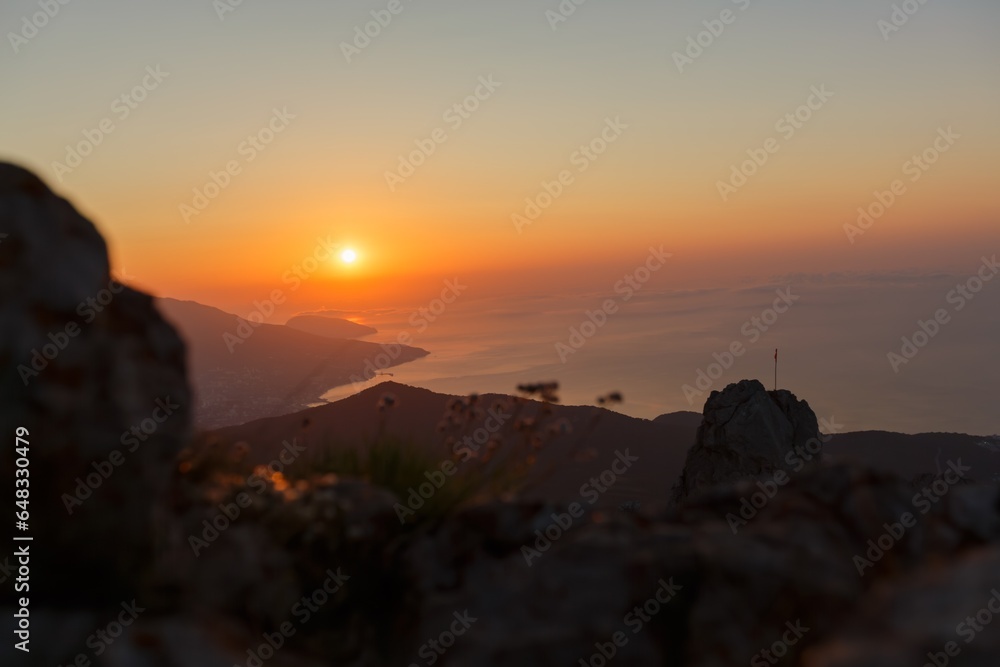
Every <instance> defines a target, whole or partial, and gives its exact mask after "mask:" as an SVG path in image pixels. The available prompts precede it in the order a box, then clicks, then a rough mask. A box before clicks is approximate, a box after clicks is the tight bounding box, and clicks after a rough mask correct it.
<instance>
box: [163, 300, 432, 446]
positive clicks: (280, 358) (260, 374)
mask: <svg viewBox="0 0 1000 667" xmlns="http://www.w3.org/2000/svg"><path fill="white" fill-rule="evenodd" d="M157 305H158V306H159V308H160V310H161V312H163V314H164V316H165V317H166V318H167V319H168V320H170V321H171V322H172V323H173V324H174V325H175V326H177V328H178V329H179V330H180V332H181V335H182V337H183V338H184V340H185V342H186V343H187V346H188V366H189V371H190V375H191V378H192V381H193V384H194V386H195V394H196V400H197V406H196V409H195V425H196V426H197V427H199V428H215V427H220V426H225V425H229V424H238V423H241V422H245V421H247V420H249V419H254V418H257V417H273V416H276V415H281V414H286V413H289V412H294V411H296V410H300V409H302V408H303V407H305V406H306V405H307V404H309V403H313V402H316V401H317V400H318V399H319V397H320V396H321V395H322V394H323V393H324V392H326V391H327V390H329V389H331V388H332V387H336V386H339V385H343V384H348V383H349V382H351V379H350V378H351V376H352V375H358V376H360V375H363V373H364V369H365V362H366V361H368V360H370V359H374V358H375V357H376V356H378V355H379V354H382V353H383V350H382V347H381V346H380V345H378V344H376V343H367V342H363V341H356V340H344V339H334V338H325V337H323V336H316V335H314V334H310V333H306V332H304V331H298V330H296V329H292V328H290V327H287V326H284V325H275V324H259V325H257V326H256V327H253V326H252V325H251V324H249V323H246V322H245V321H244V320H241V319H240V318H237V317H236V316H235V315H233V314H231V313H227V312H225V311H222V310H219V309H217V308H212V307H210V306H205V305H202V304H199V303H195V302H193V301H178V300H176V299H158V300H157ZM241 323H242V325H241ZM241 327H242V328H241ZM248 334H249V335H248ZM427 354H428V352H427V351H426V350H421V349H419V348H415V347H407V346H402V349H401V353H400V355H399V356H398V358H396V359H395V360H393V364H392V365H398V364H401V363H405V362H407V361H412V360H414V359H418V358H420V357H423V356H426V355H427Z"/></svg>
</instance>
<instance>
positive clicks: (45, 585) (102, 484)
mask: <svg viewBox="0 0 1000 667" xmlns="http://www.w3.org/2000/svg"><path fill="white" fill-rule="evenodd" d="M0 233H2V234H3V236H2V238H0V367H2V368H3V377H2V380H0V437H2V438H3V440H2V442H3V446H2V447H0V450H2V454H0V456H2V460H0V479H3V480H13V479H14V465H15V456H14V452H13V451H12V450H13V449H14V445H15V441H14V432H15V429H17V428H18V427H23V428H25V429H27V431H28V434H29V435H28V437H27V440H28V442H29V443H30V445H29V450H28V452H29V453H28V457H27V458H28V459H29V460H30V464H29V473H30V477H29V480H30V487H29V488H30V498H29V505H28V511H29V513H30V518H29V520H28V524H29V528H28V530H27V531H25V533H24V534H25V535H30V536H32V537H33V538H34V544H40V545H44V547H39V548H38V552H37V556H36V557H34V558H32V563H31V564H32V568H33V572H37V573H38V576H37V579H33V580H32V582H31V590H32V592H33V593H37V592H39V591H41V592H43V593H44V594H45V595H46V596H47V597H48V598H49V600H50V601H59V600H65V599H66V597H67V596H74V597H76V598H77V599H80V600H87V601H88V602H90V603H94V602H95V601H97V600H101V599H105V598H114V599H116V600H121V599H122V598H121V597H116V596H119V595H125V594H129V595H131V592H128V591H126V592H120V591H117V590H115V589H116V586H115V584H116V583H121V584H122V585H123V586H124V587H125V588H129V587H130V586H129V584H130V583H131V582H134V581H135V579H136V577H137V576H138V573H139V570H140V568H141V567H143V566H144V564H145V563H148V561H149V558H150V555H151V554H152V552H153V549H154V543H153V537H154V535H155V534H156V531H157V525H156V522H155V513H154V512H153V510H154V507H153V505H154V500H153V499H154V498H155V497H156V496H157V492H158V491H159V490H160V489H163V488H164V486H165V484H166V481H167V479H168V476H169V473H170V469H171V464H172V461H173V459H174V457H175V456H176V453H177V451H178V450H179V449H180V444H181V442H182V441H183V440H185V439H186V438H187V434H188V428H189V415H190V403H191V396H190V391H189V388H188V383H187V380H186V377H185V368H184V346H183V344H182V342H181V340H180V338H179V337H178V336H177V334H176V332H175V331H174V330H173V328H172V327H170V325H168V324H167V323H166V322H164V320H163V319H162V318H161V317H160V315H159V313H158V312H157V311H156V309H155V308H154V306H153V302H152V299H151V297H149V296H148V295H145V294H142V293H140V292H136V291H134V290H132V289H129V288H127V287H125V286H123V285H122V284H121V283H119V282H117V281H115V280H113V279H112V277H111V274H110V271H109V266H108V254H107V248H106V246H105V243H104V240H103V239H102V238H101V235H100V234H99V233H98V231H97V230H96V229H95V228H94V226H93V225H92V224H91V223H90V222H89V221H88V220H87V219H85V218H84V217H82V216H81V215H80V214H79V213H78V212H77V211H76V210H75V209H74V208H73V206H71V205H70V204H69V203H68V202H66V201H65V200H63V199H62V198H60V197H58V196H56V195H55V194H53V193H52V192H51V191H50V190H49V188H48V187H46V185H45V184H44V183H43V182H42V181H41V180H40V179H39V178H38V177H36V176H34V175H33V174H31V173H30V172H27V171H25V170H24V169H21V168H19V167H16V166H13V165H9V164H0ZM5 483H9V484H11V486H13V482H5ZM4 549H5V550H6V547H4ZM4 555H6V553H5V552H0V557H2V556H4ZM0 560H2V559H0ZM70 561H71V562H72V564H73V567H67V564H68V563H69V562H70ZM57 563H58V564H57ZM35 568H37V570H36V569H35ZM80 572H86V573H87V575H86V576H81V575H80ZM43 573H44V574H43ZM5 590H10V589H7V588H6V587H5Z"/></svg>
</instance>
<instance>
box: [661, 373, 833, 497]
mask: <svg viewBox="0 0 1000 667" xmlns="http://www.w3.org/2000/svg"><path fill="white" fill-rule="evenodd" d="M703 414H704V416H703V418H702V423H701V426H700V427H699V428H698V436H697V439H696V441H695V444H694V446H693V447H691V449H690V451H689V452H688V456H687V462H686V463H685V465H684V470H683V472H682V473H681V477H680V479H679V480H678V481H677V482H676V483H675V484H674V487H673V489H672V491H671V496H670V500H671V502H673V503H678V502H682V501H684V500H687V499H688V498H691V497H692V496H694V495H696V494H698V493H700V492H702V491H705V490H707V489H710V488H712V487H713V486H718V485H724V484H732V483H734V482H737V481H740V480H746V479H761V480H764V479H770V478H771V477H772V476H773V475H774V473H775V472H777V471H779V470H785V471H795V472H798V471H799V470H802V469H803V468H805V467H806V466H807V465H808V466H810V467H814V466H815V464H816V463H818V461H819V459H820V452H821V448H822V443H823V440H822V438H821V436H820V433H819V426H818V424H817V423H816V415H815V413H813V411H812V409H811V408H810V407H809V404H808V403H806V402H805V401H800V400H798V399H797V398H796V397H795V395H794V394H792V393H791V392H789V391H785V390H779V391H771V392H769V391H767V390H766V389H764V385H762V384H761V383H760V382H758V381H756V380H743V381H742V382H739V383H737V384H731V385H729V386H728V387H726V388H725V390H723V391H721V392H718V391H713V392H712V394H711V396H709V398H708V401H707V402H706V403H705V410H704V413H703Z"/></svg>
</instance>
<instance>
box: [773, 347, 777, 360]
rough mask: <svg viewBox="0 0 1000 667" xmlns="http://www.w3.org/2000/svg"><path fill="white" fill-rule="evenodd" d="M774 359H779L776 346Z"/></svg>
mask: <svg viewBox="0 0 1000 667" xmlns="http://www.w3.org/2000/svg"><path fill="white" fill-rule="evenodd" d="M774 360H775V361H777V360H778V348H774Z"/></svg>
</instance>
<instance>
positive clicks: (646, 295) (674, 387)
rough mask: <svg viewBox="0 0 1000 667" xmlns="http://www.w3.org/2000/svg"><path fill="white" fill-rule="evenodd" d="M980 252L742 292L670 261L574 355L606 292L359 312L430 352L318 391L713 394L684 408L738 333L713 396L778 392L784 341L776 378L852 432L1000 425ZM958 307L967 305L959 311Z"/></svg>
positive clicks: (999, 361) (637, 396)
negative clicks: (918, 266) (702, 283)
mask: <svg viewBox="0 0 1000 667" xmlns="http://www.w3.org/2000/svg"><path fill="white" fill-rule="evenodd" d="M972 259H973V261H974V264H972V265H970V273H969V275H967V276H958V275H936V276H931V277H916V276H912V275H910V276H907V275H904V274H873V275H866V276H861V275H856V276H847V275H829V276H818V275H814V276H809V275H800V276H788V277H787V278H786V279H784V280H773V281H768V282H767V283H761V284H756V285H747V286H746V287H743V288H736V289H722V288H715V289H705V290H671V289H669V282H670V272H669V270H664V271H663V272H662V275H654V277H653V278H652V279H651V280H650V282H649V283H648V286H647V287H645V288H644V289H643V290H640V291H639V292H637V293H636V294H635V296H634V297H633V298H632V299H631V300H630V301H629V302H628V303H623V304H622V305H621V309H620V310H619V311H618V312H617V313H615V314H613V315H611V316H609V317H608V319H607V324H606V325H604V326H603V327H601V328H599V329H598V330H597V333H596V334H595V335H593V337H592V338H589V339H585V343H584V345H583V346H582V347H580V348H579V349H578V350H577V351H576V352H573V353H571V354H564V356H566V359H567V360H566V363H562V361H561V360H560V356H559V353H558V352H557V350H556V343H560V342H561V343H564V344H567V345H569V344H570V335H571V332H570V328H571V327H575V328H577V329H580V328H581V325H582V323H583V322H585V321H587V319H586V315H585V313H586V312H587V311H588V310H591V311H593V310H597V309H599V308H600V306H601V304H602V303H603V301H604V300H605V299H607V298H615V295H614V293H613V290H612V289H608V290H607V291H606V292H603V293H601V292H593V293H587V294H576V295H570V294H557V295H541V294H539V295H534V296H521V297H490V298H483V299H475V298H474V297H471V296H470V297H466V296H462V297H459V298H458V299H457V300H456V301H455V303H453V304H451V305H449V306H447V308H446V310H445V311H444V312H443V313H442V314H441V315H440V316H439V317H437V318H436V319H435V321H434V322H432V323H429V324H428V326H427V327H426V329H425V330H424V331H423V332H421V331H420V327H419V324H420V322H421V318H422V317H423V316H422V315H420V314H419V312H418V311H417V309H416V308H414V309H406V308H401V309H395V310H392V311H389V312H381V313H379V312H372V313H365V314H363V317H362V318H361V319H362V320H363V321H364V322H365V323H367V324H371V325H373V326H375V327H377V328H378V329H379V334H378V335H375V336H372V337H369V338H367V339H366V340H372V341H378V342H384V343H392V342H395V341H396V340H397V337H398V335H399V334H400V333H408V334H409V335H411V336H412V338H413V344H414V345H416V346H418V347H424V348H425V349H427V350H429V351H430V352H431V354H430V356H428V357H426V358H424V359H420V360H417V361H415V362H411V363H408V364H404V365H402V366H398V367H394V368H390V369H387V371H386V372H388V373H392V374H393V375H392V377H376V378H375V379H374V380H373V381H372V382H368V383H364V384H359V385H355V386H346V387H338V388H334V389H333V390H331V391H330V392H329V393H327V394H326V395H325V396H324V398H325V399H327V400H336V399H337V398H341V397H343V396H346V395H349V394H351V393H354V392H355V391H358V390H360V389H363V388H366V387H368V386H371V384H372V383H373V382H379V381H384V380H387V379H392V380H395V381H397V382H403V383H406V384H414V385H417V386H421V387H426V388H428V389H432V390H435V391H440V392H445V393H452V394H466V393H470V392H498V393H513V392H514V389H515V386H516V385H517V384H518V383H522V382H532V381H539V380H549V379H555V380H558V381H560V383H561V386H562V388H561V390H560V396H561V398H562V400H563V402H564V403H569V404H593V403H594V401H595V399H596V397H597V396H599V395H601V394H605V393H607V392H608V391H612V390H618V391H621V392H622V393H623V394H624V396H625V399H626V400H625V403H624V405H622V406H620V407H619V408H617V409H620V410H621V411H622V412H624V413H627V414H630V415H633V416H637V417H644V418H653V417H656V416H657V415H659V414H663V413H667V412H673V411H678V410H693V411H700V410H701V407H702V405H703V404H704V400H705V398H707V396H708V392H704V393H702V394H697V395H695V394H690V395H691V396H692V398H693V400H692V402H690V403H689V402H688V400H687V398H686V395H685V392H684V390H683V386H684V385H685V384H686V385H690V386H691V387H694V388H695V389H697V386H698V385H697V380H698V371H699V370H702V371H704V372H705V375H706V376H708V375H710V374H711V375H716V374H717V372H718V370H719V369H711V368H710V366H711V365H712V364H715V363H718V360H717V358H716V357H715V355H716V354H718V355H719V356H720V357H722V358H723V360H725V353H726V352H727V350H729V349H730V346H731V345H732V343H734V342H739V343H741V344H742V345H743V347H744V349H745V352H744V353H743V354H742V355H741V356H739V357H736V358H734V359H733V361H732V366H731V367H730V368H729V369H728V370H725V371H724V373H723V374H722V375H721V377H719V379H717V380H714V381H713V382H711V386H710V389H709V391H711V390H721V389H722V388H723V387H725V385H726V384H727V383H729V382H735V381H738V380H740V379H742V378H745V377H751V378H757V379H759V380H761V382H763V383H764V385H765V386H767V387H768V388H770V387H771V386H772V385H773V382H774V379H773V371H774V365H773V364H774V361H773V355H774V349H775V348H779V349H780V354H779V366H778V370H779V376H778V384H779V387H780V388H786V389H790V390H792V391H793V392H795V393H796V394H797V395H798V396H799V397H800V398H803V399H805V400H808V401H809V403H810V405H811V406H812V407H813V409H814V410H815V411H816V413H817V415H818V416H820V417H824V418H827V419H831V420H835V421H836V423H838V424H842V425H843V426H844V428H845V429H846V430H851V431H853V430H867V429H878V430H893V431H900V432H904V433H917V432H927V431H955V432H965V433H973V434H978V435H990V434H994V433H1000V411H997V410H996V401H997V395H998V394H997V378H998V377H1000V355H997V354H996V334H995V332H996V330H997V328H998V326H1000V280H996V281H995V282H988V283H986V284H985V286H984V287H983V288H982V290H981V291H980V292H979V293H978V294H976V295H974V297H973V298H972V299H971V300H965V299H964V298H963V297H961V294H960V293H958V292H953V290H954V289H955V287H956V285H958V284H964V283H965V281H966V280H967V279H968V278H969V276H971V275H972V274H973V273H974V271H973V269H977V268H978V266H979V265H980V261H979V259H978V258H972ZM779 290H780V291H781V292H783V293H785V294H786V295H787V294H788V290H790V292H791V295H793V296H794V297H797V298H798V300H797V301H794V302H793V304H792V305H791V306H790V307H788V309H787V312H785V313H784V314H778V315H777V319H776V320H774V317H773V315H765V311H767V310H768V309H770V308H772V307H773V306H774V302H775V300H776V299H778V298H779V297H778V294H777V292H778V291H779ZM949 294H951V295H952V303H949V302H948V296H949ZM970 294H971V292H970ZM960 301H965V305H964V306H963V307H962V309H961V310H958V311H956V310H955V309H956V308H957V306H958V303H959V302H960ZM939 309H945V310H947V311H948V312H949V313H950V320H949V321H948V322H947V323H946V324H944V325H941V326H940V328H939V330H938V333H937V334H936V335H935V336H934V337H933V338H932V339H930V341H929V342H928V343H927V344H926V346H925V347H922V348H915V349H917V353H916V355H915V356H913V357H912V359H909V360H908V361H906V362H905V363H901V362H899V361H898V360H897V362H896V365H897V367H898V370H899V372H898V373H897V372H895V371H894V369H893V365H892V364H891V363H890V361H889V357H888V355H889V353H890V352H893V353H896V354H899V355H900V357H901V358H904V359H905V358H906V357H905V356H904V355H903V354H902V348H903V341H902V340H901V338H902V337H904V336H905V337H907V338H908V339H910V340H913V339H914V338H916V340H917V342H922V338H921V336H920V335H919V334H917V335H916V336H915V334H916V332H918V331H920V327H919V324H918V321H923V322H925V323H927V322H928V321H930V320H933V318H934V313H935V312H936V311H938V310H939ZM414 313H417V314H416V315H415V314H414ZM411 317H413V318H414V320H413V322H416V323H417V324H418V326H414V325H413V323H412V322H411V319H410V318H411ZM755 317H756V318H758V322H759V323H758V322H755V321H754V320H753V319H752V318H755ZM771 320H774V323H773V324H771V325H770V326H768V325H767V324H766V322H767V321H771ZM928 328H931V329H932V328H933V327H932V326H930V325H928ZM765 329H766V331H765ZM907 352H908V353H909V352H910V351H909V350H907ZM709 379H710V378H709ZM704 382H705V380H703V381H702V386H704Z"/></svg>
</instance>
